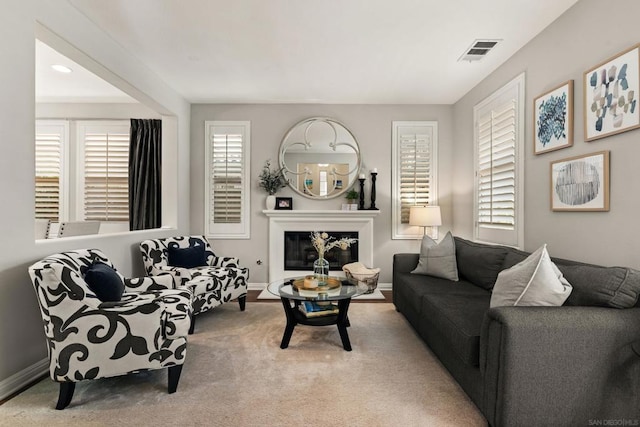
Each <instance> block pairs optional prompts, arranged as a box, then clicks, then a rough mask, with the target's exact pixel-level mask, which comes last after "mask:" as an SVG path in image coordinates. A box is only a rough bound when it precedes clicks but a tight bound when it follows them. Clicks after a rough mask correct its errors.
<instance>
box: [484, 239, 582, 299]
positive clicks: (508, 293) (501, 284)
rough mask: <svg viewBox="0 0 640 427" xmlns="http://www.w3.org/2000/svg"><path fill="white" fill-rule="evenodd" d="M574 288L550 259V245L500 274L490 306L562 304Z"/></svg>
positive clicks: (544, 246)
mask: <svg viewBox="0 0 640 427" xmlns="http://www.w3.org/2000/svg"><path fill="white" fill-rule="evenodd" d="M572 290H573V288H572V287H571V285H570V284H569V282H568V281H567V279H565V278H564V277H563V276H562V272H561V271H560V270H559V269H558V267H556V265H555V264H554V263H553V261H551V257H550V256H549V252H547V245H546V244H545V245H543V246H542V247H540V248H539V249H538V250H537V251H535V252H534V253H532V254H531V255H529V256H528V257H527V258H526V259H525V260H523V261H521V262H519V263H518V264H516V265H514V266H513V267H511V268H509V269H506V270H503V271H501V272H500V274H498V280H496V284H495V286H494V287H493V293H492V294H491V303H490V307H501V306H530V305H538V306H540V305H545V306H560V305H562V304H563V303H564V302H565V300H566V299H567V298H568V297H569V294H570V293H571V291H572Z"/></svg>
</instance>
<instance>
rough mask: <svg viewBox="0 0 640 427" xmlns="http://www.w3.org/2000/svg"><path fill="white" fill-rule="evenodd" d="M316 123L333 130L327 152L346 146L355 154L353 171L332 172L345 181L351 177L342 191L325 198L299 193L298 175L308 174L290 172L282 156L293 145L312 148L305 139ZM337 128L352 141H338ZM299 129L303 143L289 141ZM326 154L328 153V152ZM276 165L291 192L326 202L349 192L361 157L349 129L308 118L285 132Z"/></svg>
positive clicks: (329, 119) (335, 123)
mask: <svg viewBox="0 0 640 427" xmlns="http://www.w3.org/2000/svg"><path fill="white" fill-rule="evenodd" d="M316 123H326V124H328V125H329V126H330V127H331V128H332V129H333V134H334V139H333V141H332V142H329V147H328V148H329V150H333V151H336V148H337V147H338V146H340V145H346V146H349V147H351V148H353V150H354V151H355V154H356V165H355V167H354V168H353V169H350V170H349V171H348V172H347V173H346V174H341V173H338V172H337V171H335V170H334V171H333V175H334V176H336V175H339V176H343V177H346V178H347V179H348V178H349V177H352V178H351V179H349V181H348V183H347V184H346V185H343V186H342V189H341V190H340V191H337V192H333V193H332V194H331V195H327V196H320V195H316V194H310V193H305V192H304V191H301V190H300V189H298V187H297V185H296V183H297V181H298V177H299V176H300V175H303V174H305V173H308V171H306V172H298V171H295V170H291V169H289V168H288V167H287V165H286V163H285V161H284V156H285V153H286V152H287V149H288V148H290V147H292V146H294V145H301V146H303V147H304V149H305V150H308V149H309V148H310V147H311V146H312V141H309V140H308V139H307V136H308V133H309V129H310V128H311V127H312V126H313V125H314V124H316ZM338 128H342V129H343V130H344V131H346V133H347V134H348V135H349V136H350V137H351V139H352V141H338V130H337V129H338ZM299 129H304V141H290V140H289V139H290V137H291V135H292V134H293V133H294V132H296V131H298V130H299ZM328 152H329V153H330V151H328ZM278 164H279V166H280V169H281V170H282V174H283V176H284V178H285V179H286V180H287V183H288V184H289V187H290V188H291V189H292V190H293V191H295V192H296V193H297V194H300V195H301V196H304V197H306V198H308V199H314V200H328V199H334V198H336V197H340V196H341V195H343V194H345V193H346V192H347V191H349V189H350V188H351V187H352V186H353V184H354V183H355V182H357V180H358V172H359V171H360V168H361V166H362V156H361V154H360V145H359V144H358V140H357V139H356V137H355V136H354V135H353V133H352V132H351V131H350V130H349V128H347V127H346V126H345V125H344V124H342V123H341V122H339V121H337V120H334V119H331V118H329V117H310V118H308V119H304V120H301V121H299V122H298V123H296V124H295V125H293V126H292V127H291V128H290V129H289V131H287V133H286V134H285V135H284V138H282V142H281V143H280V149H279V152H278ZM335 189H336V188H335V180H334V190H335Z"/></svg>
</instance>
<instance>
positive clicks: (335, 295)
mask: <svg viewBox="0 0 640 427" xmlns="http://www.w3.org/2000/svg"><path fill="white" fill-rule="evenodd" d="M303 279H304V276H302V277H290V278H287V279H283V280H278V281H275V282H273V283H271V284H269V287H268V288H267V289H269V292H270V293H272V294H273V295H276V296H279V297H280V299H281V301H282V305H283V307H284V313H285V314H286V316H287V326H286V327H285V329H284V335H283V336H282V342H281V343H280V348H283V349H284V348H287V347H288V346H289V340H290V339H291V335H293V329H294V328H295V327H296V325H298V324H300V325H309V326H328V325H336V326H337V327H338V332H340V339H341V340H342V347H343V348H344V349H345V350H346V351H351V342H350V341H349V334H348V333H347V327H348V326H349V317H348V316H347V313H348V311H349V304H350V303H351V298H353V297H356V296H358V295H362V294H364V293H366V292H367V291H368V288H367V286H364V285H361V284H354V283H351V282H350V281H348V280H346V279H342V278H334V279H337V280H339V281H340V285H339V286H337V287H334V288H326V289H322V288H317V289H314V290H312V289H298V287H297V286H294V282H296V283H299V281H300V280H303ZM304 301H310V302H314V303H316V304H317V303H320V304H331V302H337V303H338V312H337V313H332V314H323V315H322V316H318V317H307V315H306V314H305V313H304V312H302V311H301V309H300V307H301V304H303V303H304Z"/></svg>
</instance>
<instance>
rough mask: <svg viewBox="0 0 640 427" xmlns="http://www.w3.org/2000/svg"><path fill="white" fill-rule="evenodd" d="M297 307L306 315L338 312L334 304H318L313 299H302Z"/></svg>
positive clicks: (326, 314)
mask: <svg viewBox="0 0 640 427" xmlns="http://www.w3.org/2000/svg"><path fill="white" fill-rule="evenodd" d="M298 308H299V309H300V311H301V312H302V313H304V315H305V316H307V317H320V316H330V315H332V314H338V306H337V305H335V304H326V305H325V304H323V305H319V304H318V303H317V302H315V301H302V302H301V303H300V305H299V306H298Z"/></svg>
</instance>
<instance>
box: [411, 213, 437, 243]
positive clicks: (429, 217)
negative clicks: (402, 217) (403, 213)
mask: <svg viewBox="0 0 640 427" xmlns="http://www.w3.org/2000/svg"><path fill="white" fill-rule="evenodd" d="M409 225H417V226H419V227H424V235H425V236H426V235H427V227H438V226H441V225H442V216H441V215H440V206H411V207H410V208H409Z"/></svg>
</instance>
